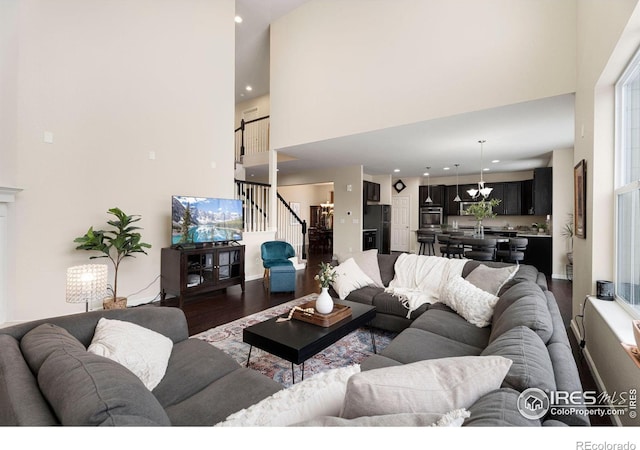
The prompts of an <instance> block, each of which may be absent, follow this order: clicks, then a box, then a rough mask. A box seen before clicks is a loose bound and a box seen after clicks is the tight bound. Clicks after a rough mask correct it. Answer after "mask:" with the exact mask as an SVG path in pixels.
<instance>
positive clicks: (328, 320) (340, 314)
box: [293, 300, 351, 328]
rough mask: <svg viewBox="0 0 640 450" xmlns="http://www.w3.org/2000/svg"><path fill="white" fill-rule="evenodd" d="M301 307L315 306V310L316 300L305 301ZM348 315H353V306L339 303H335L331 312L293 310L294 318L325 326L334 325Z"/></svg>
mask: <svg viewBox="0 0 640 450" xmlns="http://www.w3.org/2000/svg"><path fill="white" fill-rule="evenodd" d="M300 308H302V309H307V308H313V309H314V310H315V308H316V301H315V300H313V301H310V302H307V303H304V304H302V305H300ZM347 317H351V308H350V307H349V306H345V305H340V304H337V303H334V304H333V311H331V312H330V313H329V314H320V313H319V312H317V311H316V312H314V313H313V314H309V313H306V312H303V311H299V310H297V309H296V310H295V311H294V312H293V318H294V319H297V320H301V321H303V322H308V323H312V324H314V325H318V326H321V327H325V328H326V327H330V326H331V325H334V324H336V323H338V322H340V321H341V320H342V319H345V318H347Z"/></svg>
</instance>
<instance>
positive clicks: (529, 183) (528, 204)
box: [521, 180, 533, 216]
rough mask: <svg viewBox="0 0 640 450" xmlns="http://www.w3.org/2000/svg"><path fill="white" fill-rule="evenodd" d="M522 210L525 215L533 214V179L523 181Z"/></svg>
mask: <svg viewBox="0 0 640 450" xmlns="http://www.w3.org/2000/svg"><path fill="white" fill-rule="evenodd" d="M521 189H522V197H521V202H522V203H521V211H522V215H523V216H532V215H533V180H525V181H523V182H522V187H521Z"/></svg>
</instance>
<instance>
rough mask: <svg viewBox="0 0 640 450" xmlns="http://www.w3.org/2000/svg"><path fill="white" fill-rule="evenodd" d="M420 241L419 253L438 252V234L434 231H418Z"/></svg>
mask: <svg viewBox="0 0 640 450" xmlns="http://www.w3.org/2000/svg"><path fill="white" fill-rule="evenodd" d="M418 242H419V243H420V250H418V254H419V255H429V256H434V255H435V254H436V249H435V243H436V234H435V233H434V232H430V231H418Z"/></svg>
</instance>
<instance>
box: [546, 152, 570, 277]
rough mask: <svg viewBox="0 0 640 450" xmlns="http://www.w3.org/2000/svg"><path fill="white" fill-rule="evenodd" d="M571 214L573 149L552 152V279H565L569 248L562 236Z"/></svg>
mask: <svg viewBox="0 0 640 450" xmlns="http://www.w3.org/2000/svg"><path fill="white" fill-rule="evenodd" d="M569 214H573V149H572V148H570V149H564V150H555V151H554V152H553V216H552V218H551V219H552V224H551V232H552V233H553V273H552V276H553V278H566V277H567V273H566V265H567V264H568V262H569V261H568V259H567V256H566V255H567V252H568V251H569V249H570V248H571V247H570V246H569V245H570V244H569V242H568V240H567V238H565V237H563V236H562V230H563V228H564V227H565V224H566V223H567V222H568V221H569V220H570V216H569Z"/></svg>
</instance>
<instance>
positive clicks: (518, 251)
mask: <svg viewBox="0 0 640 450" xmlns="http://www.w3.org/2000/svg"><path fill="white" fill-rule="evenodd" d="M527 245H529V240H528V239H527V238H510V239H509V243H508V244H507V248H506V249H504V250H498V251H497V253H496V259H497V260H498V261H503V262H510V263H516V264H520V261H524V252H525V250H526V249H527Z"/></svg>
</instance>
